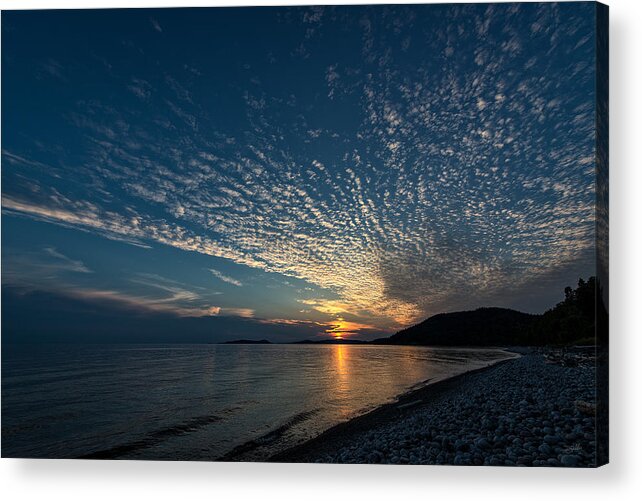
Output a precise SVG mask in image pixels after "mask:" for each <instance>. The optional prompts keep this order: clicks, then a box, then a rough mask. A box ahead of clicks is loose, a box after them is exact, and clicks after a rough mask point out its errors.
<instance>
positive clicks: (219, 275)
mask: <svg viewBox="0 0 642 501" xmlns="http://www.w3.org/2000/svg"><path fill="white" fill-rule="evenodd" d="M209 271H210V273H211V274H212V275H214V276H215V277H216V278H218V279H219V280H222V281H223V282H226V283H228V284H232V285H236V286H237V287H241V286H242V285H243V284H242V283H241V282H240V281H239V280H236V279H235V278H232V277H229V276H227V275H224V274H223V273H221V272H220V271H218V270H215V269H212V268H209Z"/></svg>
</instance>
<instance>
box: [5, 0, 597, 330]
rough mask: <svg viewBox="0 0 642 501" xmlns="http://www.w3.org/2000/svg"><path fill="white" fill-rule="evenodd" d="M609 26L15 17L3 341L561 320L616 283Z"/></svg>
mask: <svg viewBox="0 0 642 501" xmlns="http://www.w3.org/2000/svg"><path fill="white" fill-rule="evenodd" d="M594 12H595V7H594V4H593V3H591V2H586V3H584V2H581V3H562V4H550V3H547V4H538V3H532V4H495V5H492V4H486V5H485V4H474V5H448V4H441V5H424V6H422V5H415V6H403V5H399V6H350V7H347V6H344V7H296V8H294V7H288V8H206V9H131V10H118V9H116V10H91V11H89V10H84V11H83V10H70V11H31V12H26V11H22V12H21V11H16V12H7V11H5V12H3V15H2V76H3V78H2V96H3V98H2V125H3V127H2V324H3V341H5V340H13V341H80V342H93V341H99V342H112V341H113V342H123V341H131V342H141V341H158V342H161V341H162V342H166V341H167V342H170V341H171V342H197V341H198V342H216V341H224V340H230V339H239V338H249V339H262V338H267V339H270V340H272V341H281V342H284V341H296V340H301V339H323V338H328V337H344V338H346V337H352V338H360V339H372V338H376V337H380V336H387V335H389V334H392V333H394V332H395V331H396V330H399V329H400V328H403V327H407V326H409V325H411V324H413V323H416V322H418V321H421V320H423V319H425V318H427V317H429V316H431V315H434V314H436V313H440V312H448V311H458V310H469V309H474V308H478V307H482V306H502V307H510V308H515V309H518V310H521V311H527V312H537V313H539V312H542V311H544V310H546V309H548V308H550V307H552V306H554V305H555V303H557V302H558V301H560V300H561V299H562V296H563V289H564V287H565V286H567V285H573V284H575V283H576V282H577V279H578V278H579V277H580V276H583V277H588V276H590V275H594V274H595V262H594V256H595V245H594V234H595V231H594V225H595V223H594V220H595V215H594V205H595V204H594V200H595V187H594V184H595V154H594V149H595V148H594V143H595V126H594V123H595V122H594V118H595V104H594V100H595V64H594V62H595V36H594Z"/></svg>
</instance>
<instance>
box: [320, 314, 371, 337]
mask: <svg viewBox="0 0 642 501" xmlns="http://www.w3.org/2000/svg"><path fill="white" fill-rule="evenodd" d="M363 329H372V326H371V325H367V324H360V323H358V322H350V321H348V320H344V319H343V318H341V317H339V318H337V320H336V321H335V322H331V323H329V324H328V329H326V331H325V332H326V333H327V334H330V335H331V336H332V337H333V338H334V339H345V338H346V337H347V336H353V335H354V334H358V333H359V331H361V330H363Z"/></svg>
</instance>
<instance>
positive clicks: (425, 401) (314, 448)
mask: <svg viewBox="0 0 642 501" xmlns="http://www.w3.org/2000/svg"><path fill="white" fill-rule="evenodd" d="M503 350H504V351H506V352H509V353H516V354H517V355H518V356H517V357H514V358H509V359H505V360H500V361H498V362H494V363H491V364H489V365H487V366H485V367H480V368H478V369H471V370H469V371H466V372H462V373H461V374H457V375H455V376H451V377H448V378H446V379H442V380H439V381H435V382H433V383H430V382H428V383H427V384H425V385H423V386H421V387H420V388H416V389H410V390H408V391H406V392H404V393H401V394H400V395H398V396H397V397H395V401H394V402H388V403H385V404H382V405H380V406H378V407H376V408H374V409H372V410H370V411H368V412H366V413H365V414H361V415H359V416H355V417H353V418H352V419H349V420H348V421H344V422H342V423H338V424H335V425H334V426H332V427H330V428H328V429H327V430H325V431H324V432H322V433H321V434H319V435H317V436H316V437H313V438H311V439H309V440H306V441H305V442H303V443H301V444H299V445H295V446H293V447H290V448H288V449H286V450H284V451H281V452H278V453H276V454H274V455H272V456H270V457H268V458H267V459H264V460H263V461H262V462H269V463H272V462H276V463H300V462H303V463H307V462H314V461H311V460H310V459H309V458H310V457H312V456H315V455H320V454H322V453H323V452H324V451H325V450H326V449H328V450H332V449H333V448H334V447H336V446H337V445H338V444H340V443H341V442H342V441H344V440H345V439H346V438H349V437H350V436H351V435H352V434H353V433H354V432H363V431H365V430H368V429H371V428H373V427H375V426H377V425H381V424H385V423H386V422H388V421H389V420H390V419H394V418H399V417H401V416H403V415H407V414H412V413H413V412H414V411H416V410H417V409H418V408H421V407H424V406H427V405H430V403H431V401H432V399H433V398H434V397H436V396H438V395H440V394H442V393H444V392H448V391H454V390H456V389H457V388H458V387H460V386H461V385H462V384H463V383H464V379H465V377H466V376H468V377H470V376H473V375H475V374H478V373H481V372H485V371H487V370H490V369H492V368H494V367H497V366H499V365H502V364H507V363H510V362H513V361H515V360H517V359H518V358H519V357H520V356H521V354H520V353H518V352H517V351H512V349H508V348H504V349H503Z"/></svg>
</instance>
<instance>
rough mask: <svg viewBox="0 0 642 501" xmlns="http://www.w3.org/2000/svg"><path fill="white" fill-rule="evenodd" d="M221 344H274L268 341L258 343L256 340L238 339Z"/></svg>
mask: <svg viewBox="0 0 642 501" xmlns="http://www.w3.org/2000/svg"><path fill="white" fill-rule="evenodd" d="M220 344H272V342H271V341H268V340H267V339H259V340H258V341H257V340H255V339H236V340H234V341H224V342H223V343H220Z"/></svg>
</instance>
